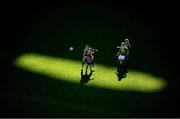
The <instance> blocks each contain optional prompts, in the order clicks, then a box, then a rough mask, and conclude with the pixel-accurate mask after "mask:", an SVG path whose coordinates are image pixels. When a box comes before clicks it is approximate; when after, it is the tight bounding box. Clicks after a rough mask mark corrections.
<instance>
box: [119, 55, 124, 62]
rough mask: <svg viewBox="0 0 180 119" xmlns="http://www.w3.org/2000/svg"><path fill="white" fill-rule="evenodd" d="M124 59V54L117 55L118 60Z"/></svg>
mask: <svg viewBox="0 0 180 119" xmlns="http://www.w3.org/2000/svg"><path fill="white" fill-rule="evenodd" d="M125 59H126V57H125V55H119V57H118V60H122V61H123V60H125Z"/></svg>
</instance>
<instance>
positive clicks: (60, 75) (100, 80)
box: [14, 53, 167, 93]
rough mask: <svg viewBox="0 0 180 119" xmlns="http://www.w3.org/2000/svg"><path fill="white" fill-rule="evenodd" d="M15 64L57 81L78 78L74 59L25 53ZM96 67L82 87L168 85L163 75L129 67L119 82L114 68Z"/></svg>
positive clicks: (149, 87)
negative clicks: (157, 75)
mask: <svg viewBox="0 0 180 119" xmlns="http://www.w3.org/2000/svg"><path fill="white" fill-rule="evenodd" d="M14 63H15V65H16V66H18V67H20V68H23V69H25V70H28V71H32V72H34V73H39V74H42V75H45V76H48V77H51V78H54V79H57V80H64V81H67V82H70V83H76V84H79V81H80V79H81V75H80V67H81V61H77V60H72V59H65V58H57V57H50V56H45V55H40V54H33V53H29V54H28V53H27V54H23V55H21V56H19V57H18V58H17V59H16V60H15V62H14ZM95 70H96V71H95V73H94V74H93V75H92V77H91V79H94V80H90V81H89V82H88V83H86V84H85V86H89V87H98V88H104V89H110V90H123V91H135V92H145V93H150V92H158V91H161V90H163V88H165V87H166V85H167V84H166V82H165V80H164V79H163V78H161V77H155V76H153V75H151V74H148V73H145V72H139V71H133V70H130V71H129V72H128V74H127V77H126V78H124V80H121V81H118V80H117V79H118V77H117V76H116V74H115V71H116V67H109V66H105V65H101V64H95Z"/></svg>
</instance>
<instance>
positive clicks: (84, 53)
mask: <svg viewBox="0 0 180 119" xmlns="http://www.w3.org/2000/svg"><path fill="white" fill-rule="evenodd" d="M86 50H87V49H86V48H85V49H84V52H83V56H85V55H86Z"/></svg>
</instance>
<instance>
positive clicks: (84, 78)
mask: <svg viewBox="0 0 180 119" xmlns="http://www.w3.org/2000/svg"><path fill="white" fill-rule="evenodd" d="M92 73H93V72H90V73H89V74H88V73H87V70H86V72H85V74H83V70H81V80H80V83H81V84H82V85H83V84H85V83H87V82H88V81H89V80H91V79H90V77H91V75H92Z"/></svg>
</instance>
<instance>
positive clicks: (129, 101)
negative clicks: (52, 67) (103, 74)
mask: <svg viewBox="0 0 180 119" xmlns="http://www.w3.org/2000/svg"><path fill="white" fill-rule="evenodd" d="M9 69H10V70H9V74H11V75H9V76H8V78H7V79H6V80H5V81H4V83H1V85H4V86H3V89H2V90H1V105H2V108H3V110H2V111H1V117H168V116H170V117H172V116H176V115H174V114H175V112H173V111H174V110H173V109H172V107H173V106H174V105H172V103H169V100H168V101H167V100H166V98H167V95H166V93H165V92H164V91H162V92H157V93H150V94H149V93H136V92H128V91H116V90H108V89H100V88H95V87H88V86H84V85H83V86H82V85H81V84H74V83H68V82H65V81H62V80H57V79H52V78H49V77H46V76H42V75H38V74H34V73H31V72H28V71H24V70H22V69H19V68H16V67H13V66H11V67H10V68H9ZM117 83H118V82H117ZM162 99H163V100H162Z"/></svg>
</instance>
